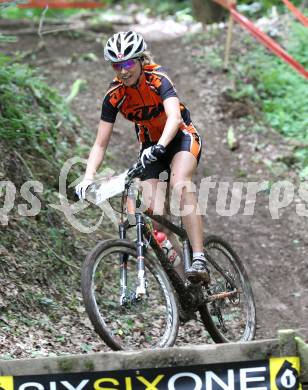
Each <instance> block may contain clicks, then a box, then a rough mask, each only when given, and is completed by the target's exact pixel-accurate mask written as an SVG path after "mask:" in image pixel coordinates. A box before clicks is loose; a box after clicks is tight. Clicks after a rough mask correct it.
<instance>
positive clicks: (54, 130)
mask: <svg viewBox="0 0 308 390" xmlns="http://www.w3.org/2000/svg"><path fill="white" fill-rule="evenodd" d="M11 62H12V61H11V59H9V58H7V57H4V56H0V139H1V140H2V141H3V142H5V143H6V144H7V146H9V147H13V148H14V147H16V148H21V149H23V150H25V151H31V152H32V151H33V152H36V153H39V154H42V155H44V156H46V155H47V157H48V156H49V157H50V158H52V159H53V158H54V156H55V154H56V151H57V150H58V148H59V146H58V141H59V132H60V131H61V132H62V134H61V138H65V136H64V134H63V133H65V134H67V132H72V130H73V127H74V125H75V124H76V120H75V119H74V118H73V116H72V114H71V113H70V111H69V109H68V107H67V106H66V104H65V102H64V99H63V98H62V97H61V96H60V95H59V94H58V93H57V92H56V91H55V90H54V89H52V88H50V87H49V86H48V85H47V84H46V83H45V82H44V81H43V79H42V78H41V77H39V76H38V75H36V73H35V71H33V70H32V69H30V68H29V67H28V66H26V65H21V64H18V63H15V64H12V63H11ZM61 141H62V139H61Z"/></svg>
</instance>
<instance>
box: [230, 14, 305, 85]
mask: <svg viewBox="0 0 308 390" xmlns="http://www.w3.org/2000/svg"><path fill="white" fill-rule="evenodd" d="M230 12H231V15H232V17H233V19H234V20H236V21H237V22H238V23H239V24H241V25H242V26H244V27H245V28H246V29H247V30H248V31H249V32H250V33H251V34H252V35H253V36H254V37H255V38H256V39H257V40H258V41H259V42H261V43H262V44H263V45H264V46H266V47H267V48H268V49H270V50H271V51H272V52H273V53H275V54H276V55H277V56H278V57H280V58H282V59H283V60H284V61H285V62H287V63H288V64H289V65H291V66H292V67H293V68H294V69H296V70H297V71H298V72H299V73H301V74H302V75H303V76H304V77H305V78H306V79H308V71H307V70H306V69H305V68H304V67H303V66H302V65H301V64H300V63H298V62H297V61H296V60H295V59H294V58H293V57H291V56H290V55H289V54H288V53H287V52H286V51H285V50H284V49H283V48H282V47H281V46H279V45H278V43H276V42H275V41H274V40H273V39H272V38H270V37H269V36H268V35H266V34H265V33H264V32H263V31H261V30H259V29H258V28H257V27H256V26H255V25H254V24H253V23H252V22H251V21H250V20H249V19H247V18H246V17H245V16H243V15H241V14H240V13H239V12H237V11H236V10H235V9H234V8H230Z"/></svg>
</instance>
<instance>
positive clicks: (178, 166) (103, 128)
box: [76, 31, 209, 283]
mask: <svg viewBox="0 0 308 390" xmlns="http://www.w3.org/2000/svg"><path fill="white" fill-rule="evenodd" d="M146 48H147V45H146V43H145V41H144V39H143V37H142V35H140V34H138V33H136V32H134V31H128V32H119V33H117V34H114V35H113V36H112V37H111V38H109V39H108V41H107V43H106V46H105V48H104V56H105V59H106V60H107V61H110V62H111V66H112V68H113V69H114V71H115V72H116V77H115V79H114V80H113V82H112V83H111V85H110V87H109V89H108V91H107V93H106V95H105V97H104V100H103V104H102V112H101V120H100V122H99V126H98V132H97V136H96V140H95V142H94V145H93V147H92V149H91V152H90V155H89V158H88V161H87V168H86V173H85V177H84V179H83V181H82V182H81V183H80V184H78V185H77V186H76V193H77V195H78V196H79V198H80V199H84V198H85V192H86V189H87V188H88V186H89V185H90V184H91V183H92V182H93V180H94V176H95V173H96V171H97V169H98V168H99V166H100V164H101V163H102V161H103V158H104V154H105V151H106V149H107V146H108V143H109V139H110V136H111V133H112V129H113V126H114V122H115V120H116V116H117V113H118V112H119V111H120V112H121V114H122V115H123V116H124V117H125V118H126V119H128V120H129V121H132V122H134V123H135V129H136V133H137V138H138V141H139V143H140V157H141V162H142V165H143V166H144V168H145V171H144V175H143V176H144V177H143V180H146V181H147V185H146V186H144V190H143V201H144V202H145V203H146V204H147V205H149V206H150V207H151V209H153V208H154V207H152V206H153V205H154V201H155V202H156V203H155V207H156V205H157V199H161V201H162V202H163V201H164V199H162V198H163V196H162V194H160V193H159V191H160V189H159V188H160V186H157V184H158V182H159V175H160V173H162V172H164V171H167V172H168V173H169V174H170V176H169V181H170V182H169V186H170V190H171V193H172V190H173V189H178V188H181V189H182V193H181V206H182V207H183V205H185V204H187V205H192V206H193V212H191V213H190V214H189V215H186V216H183V217H182V218H183V223H184V227H185V229H186V231H187V234H188V237H189V240H190V243H191V245H192V248H193V263H192V266H191V267H190V268H189V269H188V271H187V272H186V277H187V278H188V279H189V280H190V281H191V282H193V283H198V282H200V281H203V282H208V280H209V273H208V269H207V265H206V259H205V255H204V252H203V241H202V237H203V229H202V218H201V216H200V215H197V214H196V204H197V200H196V195H195V193H192V192H189V191H187V189H186V187H185V186H183V185H182V183H185V182H186V183H187V182H191V180H192V176H193V174H194V172H195V170H196V167H197V164H198V162H199V158H200V154H201V139H200V137H199V134H198V132H197V130H196V129H195V127H194V126H193V124H192V122H191V119H190V113H189V111H188V109H187V108H186V107H185V106H184V105H183V104H182V103H180V101H179V99H178V97H177V92H176V89H175V87H174V85H173V83H172V81H171V80H170V78H169V76H168V75H167V74H166V72H165V70H164V68H162V67H161V66H160V65H157V64H155V63H154V62H153V60H152V58H151V55H150V53H149V52H147V51H146ZM147 188H148V189H149V188H150V191H149V190H147ZM159 197H161V198H159Z"/></svg>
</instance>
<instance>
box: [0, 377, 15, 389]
mask: <svg viewBox="0 0 308 390" xmlns="http://www.w3.org/2000/svg"><path fill="white" fill-rule="evenodd" d="M0 390H14V380H13V377H12V376H0Z"/></svg>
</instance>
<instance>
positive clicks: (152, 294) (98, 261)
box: [81, 240, 179, 350]
mask: <svg viewBox="0 0 308 390" xmlns="http://www.w3.org/2000/svg"><path fill="white" fill-rule="evenodd" d="M123 256H125V257H126V264H127V283H126V284H127V290H126V294H125V297H124V303H123V297H122V298H121V280H120V279H121V278H120V267H121V266H123V264H122V265H121V259H122V258H123ZM144 261H145V268H146V284H147V294H146V296H145V297H143V298H142V299H136V296H135V292H136V285H137V282H138V272H137V259H136V246H135V245H134V244H133V243H131V242H129V241H127V240H107V241H103V242H100V243H98V244H97V245H96V246H95V248H94V249H93V250H92V251H91V252H90V253H89V254H88V256H87V258H86V260H85V262H84V264H83V267H82V276H81V282H82V283H81V286H82V294H83V299H84V304H85V308H86V311H87V314H88V316H89V318H90V320H91V322H92V324H93V326H94V329H95V331H96V332H97V333H98V335H99V336H100V337H101V338H102V339H103V340H104V341H105V343H106V344H107V345H108V346H109V347H110V348H111V349H113V350H123V349H127V350H134V349H140V348H163V347H168V346H172V345H173V344H174V342H175V339H176V336H177V332H178V326H179V324H178V318H179V314H178V306H177V301H176V297H175V295H174V293H173V290H172V287H171V284H170V282H169V279H168V278H167V276H166V274H165V272H164V271H163V269H162V267H161V266H160V264H158V263H156V262H155V260H153V258H152V257H149V256H148V255H147V254H145V259H144ZM120 301H121V303H120Z"/></svg>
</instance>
